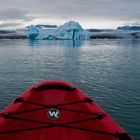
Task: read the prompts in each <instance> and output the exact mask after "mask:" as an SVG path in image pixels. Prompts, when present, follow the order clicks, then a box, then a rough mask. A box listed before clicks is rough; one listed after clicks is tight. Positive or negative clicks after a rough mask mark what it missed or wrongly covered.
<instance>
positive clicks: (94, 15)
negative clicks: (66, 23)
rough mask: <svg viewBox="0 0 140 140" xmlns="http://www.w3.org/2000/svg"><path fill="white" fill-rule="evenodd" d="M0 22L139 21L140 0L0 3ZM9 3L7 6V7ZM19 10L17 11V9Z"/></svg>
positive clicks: (12, 1)
mask: <svg viewBox="0 0 140 140" xmlns="http://www.w3.org/2000/svg"><path fill="white" fill-rule="evenodd" d="M0 3H1V5H0V9H1V11H0V20H8V19H11V20H23V21H25V22H27V21H32V20H34V19H38V18H40V17H43V18H44V19H46V21H47V20H49V19H59V20H60V21H61V20H70V19H73V18H74V19H83V20H88V19H93V21H95V20H98V19H99V21H100V22H101V21H103V22H104V21H111V20H112V21H113V20H114V21H124V22H139V21H140V10H139V7H140V6H139V5H140V0H24V1H22V0H11V1H9V0H0ZM7 3H8V5H7ZM17 7H18V8H17Z"/></svg>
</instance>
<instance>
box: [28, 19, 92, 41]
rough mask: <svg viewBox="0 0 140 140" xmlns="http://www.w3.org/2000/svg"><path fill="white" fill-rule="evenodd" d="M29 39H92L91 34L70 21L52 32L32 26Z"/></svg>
mask: <svg viewBox="0 0 140 140" xmlns="http://www.w3.org/2000/svg"><path fill="white" fill-rule="evenodd" d="M28 38H29V39H46V40H53V39H68V40H84V39H90V32H89V31H86V30H84V29H83V28H82V27H81V26H80V24H79V23H78V22H75V21H69V22H67V23H65V24H64V25H61V26H59V27H58V28H57V29H55V30H52V31H48V32H47V31H45V30H43V29H42V28H37V27H35V26H30V27H29V31H28Z"/></svg>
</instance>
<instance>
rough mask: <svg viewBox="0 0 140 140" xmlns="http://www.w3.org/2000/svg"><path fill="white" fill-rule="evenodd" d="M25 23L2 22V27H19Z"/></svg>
mask: <svg viewBox="0 0 140 140" xmlns="http://www.w3.org/2000/svg"><path fill="white" fill-rule="evenodd" d="M21 25H23V24H22V23H1V24H0V28H5V27H6V28H7V27H10V28H11V27H17V26H21Z"/></svg>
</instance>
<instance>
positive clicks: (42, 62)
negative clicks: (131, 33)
mask: <svg viewBox="0 0 140 140" xmlns="http://www.w3.org/2000/svg"><path fill="white" fill-rule="evenodd" d="M49 79H61V80H67V81H69V82H72V83H73V84H75V85H76V86H77V87H79V88H81V89H82V90H83V91H84V92H86V93H87V94H88V95H89V96H91V97H92V98H93V99H94V100H95V101H96V102H97V103H99V104H100V106H101V107H102V108H104V110H106V111H107V112H108V113H109V114H110V115H111V116H112V117H113V118H114V119H115V120H116V121H117V122H118V123H119V124H120V125H121V126H122V127H124V128H125V129H126V130H127V131H128V133H130V134H131V135H133V136H134V137H135V139H136V140H138V139H139V138H140V40H135V39H134V40H133V39H116V40H113V39H112V40H101V39H97V40H89V41H88V40H87V41H80V40H79V41H70V40H69V41H67V40H50V41H49V40H48V41H46V40H40V41H39V40H35V41H29V40H26V39H25V40H20V39H19V40H14V39H13V40H8V39H5V40H4V39H3V40H2V39H1V40H0V91H1V93H0V110H3V109H4V108H5V107H6V106H7V105H8V104H9V103H10V102H11V101H12V100H13V99H14V98H15V97H17V96H18V95H20V93H22V92H23V91H25V90H26V89H27V88H28V87H30V86H31V85H33V84H35V83H36V82H39V81H42V80H49Z"/></svg>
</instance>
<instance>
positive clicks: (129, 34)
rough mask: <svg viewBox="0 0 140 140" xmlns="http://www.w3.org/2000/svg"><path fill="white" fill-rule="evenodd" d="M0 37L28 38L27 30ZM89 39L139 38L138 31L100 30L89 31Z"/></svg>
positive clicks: (139, 32)
mask: <svg viewBox="0 0 140 140" xmlns="http://www.w3.org/2000/svg"><path fill="white" fill-rule="evenodd" d="M0 39H28V37H27V31H24V33H23V32H22V33H19V32H18V31H15V32H14V33H12V32H11V33H6V34H5V33H4V34H3V33H0ZM90 39H140V31H122V30H121V31H118V30H113V31H101V32H91V37H90Z"/></svg>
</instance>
